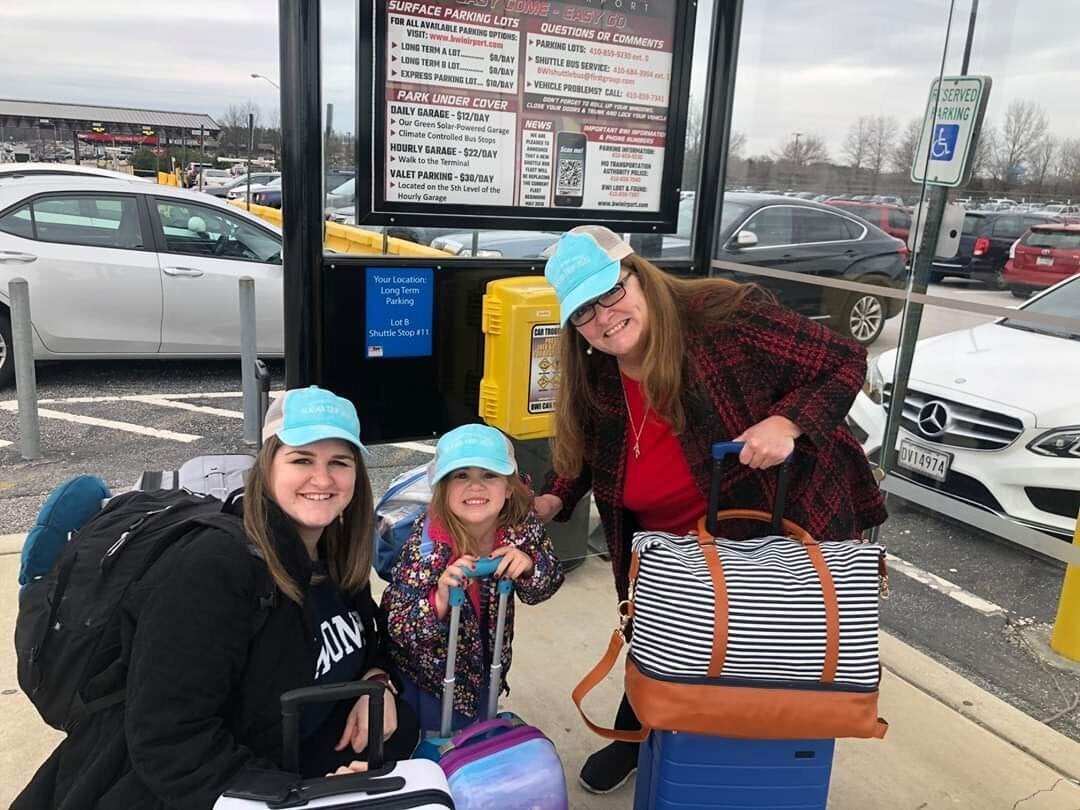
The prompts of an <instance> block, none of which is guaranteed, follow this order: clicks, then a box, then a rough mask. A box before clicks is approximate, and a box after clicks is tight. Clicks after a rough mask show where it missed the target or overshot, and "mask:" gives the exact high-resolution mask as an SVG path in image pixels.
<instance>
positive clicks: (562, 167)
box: [557, 160, 584, 189]
mask: <svg viewBox="0 0 1080 810" xmlns="http://www.w3.org/2000/svg"><path fill="white" fill-rule="evenodd" d="M583 166H584V164H583V163H582V162H581V161H580V160H560V161H559V180H558V183H557V185H558V186H559V188H566V189H578V188H581V184H582V177H581V170H582V168H583Z"/></svg>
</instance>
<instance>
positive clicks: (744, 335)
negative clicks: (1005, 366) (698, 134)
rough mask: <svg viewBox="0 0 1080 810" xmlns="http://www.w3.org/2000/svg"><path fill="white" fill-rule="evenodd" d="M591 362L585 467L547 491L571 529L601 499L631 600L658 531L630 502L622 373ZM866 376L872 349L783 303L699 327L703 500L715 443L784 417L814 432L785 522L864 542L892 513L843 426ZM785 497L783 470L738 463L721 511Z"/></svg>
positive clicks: (689, 431)
mask: <svg viewBox="0 0 1080 810" xmlns="http://www.w3.org/2000/svg"><path fill="white" fill-rule="evenodd" d="M689 320H690V322H692V321H693V316H692V315H691V316H690V318H689ZM592 362H593V373H594V375H595V376H594V377H593V390H594V392H595V395H596V401H597V409H596V411H595V412H594V413H593V414H592V415H591V416H590V417H589V418H588V422H587V424H586V425H585V437H586V439H585V441H586V447H585V459H586V461H585V465H584V467H583V469H582V472H581V474H580V475H579V476H578V477H577V479H574V480H569V479H562V478H558V477H556V476H554V475H551V476H549V477H548V481H547V483H546V485H545V487H544V492H551V493H553V494H555V495H557V496H559V498H561V499H562V502H563V510H562V511H561V512H560V513H559V514H558V515H557V516H556V517H555V519H556V520H566V519H568V518H569V516H570V512H571V511H572V510H573V508H574V506H575V504H577V502H578V501H579V500H580V499H581V498H582V497H584V496H585V495H586V494H587V493H588V491H589V489H590V488H591V489H592V491H593V497H594V498H595V500H596V506H597V509H598V511H599V512H600V519H601V522H602V524H603V528H604V534H605V537H606V539H607V544H608V549H609V551H610V554H611V565H612V568H613V570H614V573H615V587H616V590H617V591H618V595H619V599H625V598H626V596H627V589H628V573H627V572H628V567H629V557H630V554H629V548H630V540H631V537H632V535H633V532H634V531H636V530H638V529H639V528H646V529H647V528H648V527H647V526H646V527H638V526H637V525H636V522H635V520H634V515H633V514H632V513H630V512H629V511H628V510H625V509H624V508H623V503H622V492H623V480H624V475H625V471H626V450H627V425H626V419H627V417H626V404H625V400H624V397H623V392H622V381H621V379H620V376H619V370H618V366H617V364H616V362H615V358H614V357H611V356H610V355H606V354H600V353H596V354H595V355H594V356H593V361H592ZM865 373H866V351H865V349H863V348H862V347H861V346H859V345H858V344H857V343H855V342H854V341H852V340H848V339H846V338H843V337H841V336H839V335H837V334H835V333H834V332H832V331H830V330H828V329H826V328H825V327H823V326H821V325H820V324H817V323H815V322H814V321H811V320H809V319H807V318H804V317H802V316H801V315H797V314H795V313H794V312H792V311H790V310H788V309H784V308H783V307H780V306H777V305H775V304H772V303H768V302H761V301H757V302H753V303H748V304H747V305H746V306H745V311H744V312H743V313H742V314H741V315H740V317H738V318H736V319H734V320H733V321H732V322H731V323H730V324H728V325H726V326H725V327H724V328H723V329H720V330H716V331H714V332H713V333H712V334H698V333H696V332H694V331H692V329H691V328H689V327H688V330H687V333H686V361H685V363H684V364H683V373H682V377H683V392H682V404H683V408H684V409H685V412H686V430H685V431H684V432H683V434H682V435H681V436H679V442H680V444H681V445H682V450H683V453H684V454H685V456H686V460H687V462H688V463H689V467H690V473H691V475H692V476H693V478H694V482H695V483H696V484H697V487H698V489H699V490H700V492H701V495H702V498H704V499H706V500H707V499H708V492H709V480H710V475H711V468H712V455H711V448H712V445H713V443H715V442H718V441H730V440H731V439H733V438H735V437H736V436H738V435H739V434H740V433H742V432H743V431H744V430H746V429H747V428H748V427H750V426H751V425H754V424H756V423H757V422H760V421H761V420H762V419H765V418H766V417H768V416H772V415H776V414H779V415H781V416H786V417H787V418H788V419H790V420H791V421H792V422H794V423H795V424H796V425H798V426H799V427H800V428H801V429H802V431H803V435H802V436H800V437H799V439H798V440H796V442H795V459H794V461H793V462H792V467H791V474H790V477H789V484H788V499H787V508H786V510H785V517H787V518H788V519H789V520H792V521H794V522H795V523H797V524H799V525H800V526H802V527H803V528H805V529H806V530H807V531H809V532H810V534H811V535H812V536H814V537H818V538H821V539H837V538H851V537H857V536H858V535H859V534H860V533H861V532H862V531H863V530H864V529H867V528H869V527H871V526H876V525H878V524H880V523H882V522H884V521H885V518H886V517H887V513H886V511H885V506H884V503H883V501H882V497H881V494H880V492H879V490H878V486H877V483H876V481H875V480H874V477H873V474H872V473H871V470H870V466H869V464H868V463H867V460H866V456H865V455H864V453H863V451H862V448H861V447H860V446H859V443H858V441H856V439H855V437H854V436H853V435H852V433H851V432H850V431H849V430H848V428H847V427H846V425H845V424H844V416H845V415H846V414H847V412H848V410H849V408H850V407H851V404H852V402H853V401H854V399H855V395H856V394H857V393H858V391H859V389H860V388H861V387H862V384H863V379H864V377H865ZM775 493H776V470H775V469H771V470H752V469H750V468H749V467H746V466H744V465H742V464H739V463H737V462H735V461H732V462H730V467H729V469H728V471H727V473H726V475H725V476H724V478H723V484H722V491H721V508H736V507H739V508H752V509H760V510H763V511H766V512H770V511H771V510H772V503H773V498H774V495H775ZM723 529H724V535H725V536H728V537H733V538H735V539H738V538H740V537H742V536H747V535H748V534H751V533H761V532H762V531H764V527H763V526H757V527H755V526H754V524H752V523H747V522H744V523H743V524H742V525H741V526H737V525H736V524H734V523H730V524H729V523H725V524H724V525H723ZM755 529H756V532H755Z"/></svg>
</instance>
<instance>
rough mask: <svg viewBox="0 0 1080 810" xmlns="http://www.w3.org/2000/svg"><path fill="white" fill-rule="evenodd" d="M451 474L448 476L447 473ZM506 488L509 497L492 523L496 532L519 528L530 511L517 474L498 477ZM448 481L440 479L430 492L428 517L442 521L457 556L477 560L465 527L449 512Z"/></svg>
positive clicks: (473, 542)
mask: <svg viewBox="0 0 1080 810" xmlns="http://www.w3.org/2000/svg"><path fill="white" fill-rule="evenodd" d="M451 474H452V472H451ZM499 477H500V478H502V479H503V480H504V481H506V483H507V484H508V485H509V487H510V494H509V495H508V496H507V498H506V503H504V504H503V508H502V509H501V510H500V511H499V518H498V520H497V521H496V522H495V527H496V528H497V529H509V528H510V527H512V526H520V525H521V524H522V523H524V522H525V519H526V518H527V517H528V516H529V512H531V511H532V507H533V495H532V492H530V491H529V488H528V487H527V486H525V482H524V481H522V480H521V477H520V476H519V475H518V474H517V473H511V474H510V475H500V476H499ZM449 492H450V478H449V475H448V476H447V477H446V478H442V479H440V480H439V481H438V482H436V484H435V486H434V487H432V490H431V505H430V506H429V507H428V513H429V514H431V515H433V516H434V517H436V518H438V519H439V520H440V521H442V523H443V525H444V526H446V529H447V531H449V532H450V536H451V537H452V538H453V539H454V547H455V548H456V549H457V553H458V556H461V555H463V554H472V555H474V556H479V555H478V552H479V548H478V544H477V542H476V540H474V539H473V537H472V535H470V534H469V533H468V531H466V530H465V525H464V524H463V523H462V522H461V521H460V520H459V519H458V518H457V516H456V515H455V514H454V513H453V512H452V511H451V510H450V495H449Z"/></svg>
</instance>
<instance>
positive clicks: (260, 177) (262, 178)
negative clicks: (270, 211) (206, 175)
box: [203, 172, 281, 199]
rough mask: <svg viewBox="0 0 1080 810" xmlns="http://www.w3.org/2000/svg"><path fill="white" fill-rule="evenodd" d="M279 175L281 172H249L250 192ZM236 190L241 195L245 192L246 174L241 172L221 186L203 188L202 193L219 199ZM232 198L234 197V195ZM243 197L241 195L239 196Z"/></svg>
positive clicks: (225, 197)
mask: <svg viewBox="0 0 1080 810" xmlns="http://www.w3.org/2000/svg"><path fill="white" fill-rule="evenodd" d="M279 177H281V172H252V173H251V190H252V192H255V191H257V190H258V189H260V188H262V187H263V186H265V185H266V184H267V183H269V182H270V181H271V180H276V179H277V178H279ZM233 190H236V191H238V192H239V193H240V194H242V195H246V194H247V175H246V174H242V175H240V176H239V177H234V178H233V179H232V180H230V181H229V182H228V183H226V184H225V185H223V186H210V187H209V188H204V189H203V193H204V194H209V195H210V196H211V197H218V198H220V199H229V192H231V191H233ZM232 199H236V198H235V197H234V198H232ZM240 199H243V196H241V197H240Z"/></svg>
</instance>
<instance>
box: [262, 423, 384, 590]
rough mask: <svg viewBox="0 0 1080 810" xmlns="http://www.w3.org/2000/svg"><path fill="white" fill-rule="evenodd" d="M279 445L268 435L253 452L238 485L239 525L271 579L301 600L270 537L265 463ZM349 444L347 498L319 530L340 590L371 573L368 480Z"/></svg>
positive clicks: (357, 453) (359, 586)
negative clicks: (351, 467)
mask: <svg viewBox="0 0 1080 810" xmlns="http://www.w3.org/2000/svg"><path fill="white" fill-rule="evenodd" d="M282 447H285V445H284V444H283V443H282V442H281V440H280V439H279V438H278V437H277V436H271V437H270V438H269V439H267V440H266V441H265V442H263V446H262V447H261V448H260V449H259V454H258V455H257V456H256V457H255V466H254V467H252V469H251V472H250V473H248V477H247V482H246V484H245V486H244V530H245V531H246V532H247V535H248V538H249V539H250V540H251V542H252V543H254V544H255V546H256V547H257V548H258V549H259V551H260V552H261V553H262V557H263V559H264V560H265V561H266V566H267V568H269V569H270V577H271V578H272V579H273V580H274V584H275V585H276V586H277V587H278V589H279V590H280V591H281V592H282V593H283V594H285V596H287V597H288V598H289V599H291V600H292V601H293V602H296V603H297V604H302V603H303V599H304V597H303V593H304V591H303V588H302V587H301V585H300V583H297V582H296V581H295V580H293V578H292V577H290V576H289V573H288V571H286V570H285V565H284V564H283V563H282V562H281V557H280V556H279V555H278V553H277V546H276V545H275V543H274V539H273V537H272V536H271V534H272V532H271V528H270V509H269V508H270V504H271V503H273V498H272V497H271V496H270V468H271V465H272V464H273V461H274V456H276V455H277V452H278V451H279V450H280V449H281V448H282ZM349 448H350V450H351V452H352V454H353V460H354V462H355V464H356V485H355V487H354V488H353V495H352V500H350V501H349V504H348V506H346V507H345V511H344V512H343V513H342V518H341V520H335V521H333V522H332V523H331V524H330V525H329V526H327V527H326V528H325V529H323V533H322V538H320V540H319V544H320V546H321V548H322V554H323V557H324V558H325V560H326V564H327V570H328V573H329V576H330V579H331V580H332V581H333V582H334V583H335V584H337V586H338V587H339V588H341V589H342V590H343V591H345V592H346V593H356V592H358V591H360V590H362V589H363V588H364V586H365V585H367V583H368V577H369V576H370V574H371V557H372V546H373V543H372V523H373V520H374V518H373V509H374V502H373V499H372V497H371V482H370V481H369V480H368V476H367V468H366V467H365V466H364V461H363V458H361V456H360V451H359V450H358V449H357V448H356V447H355V446H354V445H352V444H349ZM305 584H306V583H305Z"/></svg>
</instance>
